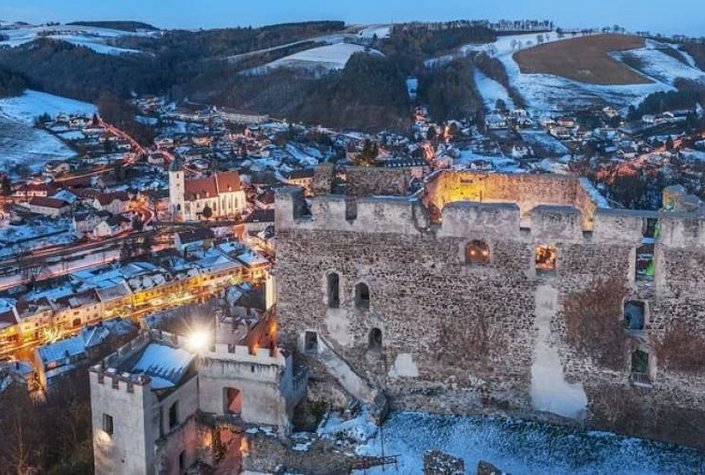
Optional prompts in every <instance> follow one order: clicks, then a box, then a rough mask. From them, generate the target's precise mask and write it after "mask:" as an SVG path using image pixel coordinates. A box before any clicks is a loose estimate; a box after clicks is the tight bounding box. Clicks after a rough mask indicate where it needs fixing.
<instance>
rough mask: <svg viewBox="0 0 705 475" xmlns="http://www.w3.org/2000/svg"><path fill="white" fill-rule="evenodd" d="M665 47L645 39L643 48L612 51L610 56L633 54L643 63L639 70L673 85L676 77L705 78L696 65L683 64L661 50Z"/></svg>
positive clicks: (621, 57) (621, 58) (619, 56)
mask: <svg viewBox="0 0 705 475" xmlns="http://www.w3.org/2000/svg"><path fill="white" fill-rule="evenodd" d="M667 47H668V46H666V45H664V44H662V43H659V42H657V41H652V40H646V46H645V47H644V48H640V49H634V50H628V51H619V52H614V53H612V56H613V57H614V58H616V59H618V60H623V58H625V57H627V56H635V57H636V58H638V59H639V60H640V61H641V63H642V64H643V67H641V68H640V69H639V72H641V73H643V74H646V75H647V76H649V77H651V78H653V79H656V80H657V81H660V82H662V83H666V84H670V85H673V84H674V83H675V81H676V79H678V78H685V79H693V80H703V79H705V73H704V72H703V71H701V70H700V69H698V68H697V67H693V66H688V65H686V64H683V63H682V62H681V61H678V60H677V59H676V58H674V57H672V56H669V55H668V54H666V53H664V52H663V51H661V50H662V49H663V48H667Z"/></svg>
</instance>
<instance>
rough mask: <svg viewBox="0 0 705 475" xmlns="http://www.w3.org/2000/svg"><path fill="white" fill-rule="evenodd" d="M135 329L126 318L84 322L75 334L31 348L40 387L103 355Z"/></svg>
mask: <svg viewBox="0 0 705 475" xmlns="http://www.w3.org/2000/svg"><path fill="white" fill-rule="evenodd" d="M136 333H137V326H136V325H135V324H134V323H132V322H131V321H129V320H122V319H119V318H118V319H113V320H106V321H104V322H99V323H97V324H95V325H90V326H86V327H84V328H82V329H81V331H80V332H79V333H78V335H76V336H72V337H70V338H65V339H63V340H59V341H57V342H55V343H50V344H48V345H44V346H42V347H39V348H37V349H36V350H34V365H35V368H36V371H37V376H38V378H39V383H40V384H41V385H42V387H43V388H45V389H49V388H50V387H51V386H52V384H53V383H54V382H55V381H56V380H57V379H58V378H60V377H61V376H63V375H66V374H68V373H70V372H71V371H73V370H75V369H79V368H83V367H85V366H87V365H89V364H90V363H91V362H93V361H97V360H98V359H100V358H102V357H104V356H105V355H106V354H108V353H110V352H111V351H113V350H114V349H115V348H117V347H118V346H120V345H123V344H125V343H126V342H127V341H129V340H130V339H132V338H133V337H134V336H135V335H136Z"/></svg>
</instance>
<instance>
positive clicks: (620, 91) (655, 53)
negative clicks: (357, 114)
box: [427, 32, 705, 116]
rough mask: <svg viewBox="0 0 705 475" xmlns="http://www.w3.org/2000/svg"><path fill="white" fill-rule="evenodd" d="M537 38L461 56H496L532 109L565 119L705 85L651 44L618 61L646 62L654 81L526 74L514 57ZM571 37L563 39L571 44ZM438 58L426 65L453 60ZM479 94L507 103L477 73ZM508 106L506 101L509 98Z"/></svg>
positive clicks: (475, 47)
mask: <svg viewBox="0 0 705 475" xmlns="http://www.w3.org/2000/svg"><path fill="white" fill-rule="evenodd" d="M537 36H538V35H536V34H524V35H512V36H502V37H500V38H498V39H497V41H495V42H494V43H488V44H471V45H466V46H464V47H463V48H461V53H462V54H467V53H469V52H472V51H483V52H485V53H487V54H489V55H490V56H493V57H496V58H497V59H499V60H500V61H502V63H503V64H504V67H505V68H506V70H507V74H508V75H509V79H510V83H511V84H512V86H514V87H515V88H516V90H517V91H519V93H520V94H521V95H522V96H523V97H524V99H525V100H526V103H527V109H528V110H529V112H530V113H531V114H532V115H534V116H537V115H540V114H541V113H547V114H561V113H565V112H571V111H573V110H575V109H579V108H582V107H590V106H596V105H597V106H600V105H608V104H609V105H613V106H615V107H617V108H618V109H622V110H626V109H627V108H628V107H629V106H630V105H637V104H639V103H640V102H641V101H642V100H644V98H646V96H648V95H649V94H652V93H654V92H658V91H670V90H674V88H673V83H674V81H675V79H676V78H678V77H684V78H689V79H699V80H702V81H705V72H703V71H701V70H699V69H698V68H696V67H695V65H694V62H693V61H692V58H690V57H689V56H688V55H687V54H683V56H684V57H685V58H686V61H688V62H689V63H691V64H690V65H686V64H683V63H682V62H680V61H678V60H676V59H675V58H672V57H671V56H668V55H667V54H665V53H663V52H661V51H659V50H658V48H659V46H660V45H659V44H658V43H657V42H654V41H647V44H646V46H645V47H644V48H641V49H637V50H631V51H623V52H619V53H614V57H615V58H616V59H619V58H621V57H622V56H623V55H625V54H633V55H635V56H636V57H638V58H640V59H641V60H642V61H643V62H644V73H645V74H647V75H648V76H650V77H651V78H652V79H653V80H654V81H655V82H654V83H653V84H638V85H625V86H599V85H593V84H587V83H582V82H578V81H573V80H570V79H566V78H562V77H560V76H555V75H552V74H523V73H521V71H520V69H519V65H518V64H517V63H516V62H515V61H514V58H513V55H514V53H516V52H517V51H520V50H523V49H526V48H531V47H533V46H536V45H537V44H538V39H537ZM542 36H543V40H544V43H548V42H554V41H560V40H561V39H560V38H558V35H557V34H556V33H555V32H552V33H544V34H542ZM570 38H572V36H570V35H568V36H566V37H565V38H563V39H570ZM451 58H452V57H448V58H435V59H433V60H428V61H427V63H429V64H430V63H432V62H437V61H443V60H448V59H451ZM475 82H476V84H477V87H478V90H479V91H480V93H481V94H482V97H483V98H484V99H485V106H486V107H490V104H491V107H492V108H494V102H496V100H497V99H498V98H502V99H504V95H505V94H506V90H504V88H503V87H502V86H501V85H500V84H497V83H496V82H495V81H493V80H492V79H490V78H487V77H486V76H485V75H484V74H482V73H479V74H478V73H475ZM504 100H505V102H506V99H504Z"/></svg>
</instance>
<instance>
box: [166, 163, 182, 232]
mask: <svg viewBox="0 0 705 475" xmlns="http://www.w3.org/2000/svg"><path fill="white" fill-rule="evenodd" d="M184 180H185V178H184V166H183V164H182V163H181V159H180V158H179V157H176V158H174V161H173V162H171V164H170V165H169V211H170V212H171V215H172V216H173V217H174V219H176V220H184V219H185V211H186V210H185V209H184Z"/></svg>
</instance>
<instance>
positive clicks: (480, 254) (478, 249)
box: [465, 241, 490, 264]
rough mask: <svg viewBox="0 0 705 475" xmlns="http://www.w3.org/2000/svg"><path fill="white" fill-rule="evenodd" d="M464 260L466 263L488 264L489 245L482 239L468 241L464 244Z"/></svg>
mask: <svg viewBox="0 0 705 475" xmlns="http://www.w3.org/2000/svg"><path fill="white" fill-rule="evenodd" d="M465 262H466V263H467V264H489V263H490V246H488V245H487V243H486V242H484V241H470V242H469V243H467V245H466V246H465Z"/></svg>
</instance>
